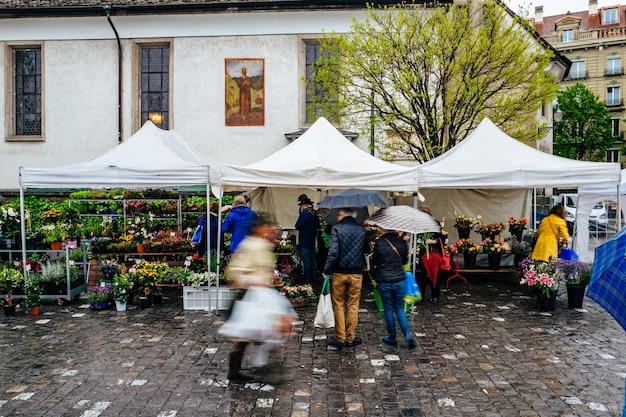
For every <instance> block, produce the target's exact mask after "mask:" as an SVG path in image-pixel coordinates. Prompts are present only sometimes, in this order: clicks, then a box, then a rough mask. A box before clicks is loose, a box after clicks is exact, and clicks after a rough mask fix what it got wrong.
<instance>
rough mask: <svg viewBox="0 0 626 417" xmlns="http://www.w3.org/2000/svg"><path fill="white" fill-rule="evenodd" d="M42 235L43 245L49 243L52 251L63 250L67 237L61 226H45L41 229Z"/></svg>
mask: <svg viewBox="0 0 626 417" xmlns="http://www.w3.org/2000/svg"><path fill="white" fill-rule="evenodd" d="M41 233H42V234H43V240H42V241H43V243H48V244H49V245H50V249H52V250H61V249H62V248H63V241H64V240H65V239H66V238H67V235H66V233H65V230H64V228H63V227H62V226H61V225H60V224H53V225H49V226H44V227H43V228H42V229H41Z"/></svg>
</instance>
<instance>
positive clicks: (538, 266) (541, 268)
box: [520, 258, 563, 296]
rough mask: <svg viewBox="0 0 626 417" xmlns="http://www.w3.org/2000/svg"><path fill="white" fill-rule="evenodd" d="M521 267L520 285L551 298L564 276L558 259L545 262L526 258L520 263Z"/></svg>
mask: <svg viewBox="0 0 626 417" xmlns="http://www.w3.org/2000/svg"><path fill="white" fill-rule="evenodd" d="M520 266H521V268H522V279H521V281H520V284H522V285H528V286H529V287H530V288H533V289H537V290H538V291H539V292H540V293H541V294H544V295H546V296H550V293H551V292H554V293H556V290H557V289H558V287H559V280H560V279H561V277H562V275H563V273H562V270H561V268H560V266H559V264H558V262H557V260H556V259H551V260H550V262H544V261H538V260H536V259H532V258H526V259H524V260H523V261H522V262H521V263H520Z"/></svg>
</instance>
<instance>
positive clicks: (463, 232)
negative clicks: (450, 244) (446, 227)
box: [456, 227, 472, 240]
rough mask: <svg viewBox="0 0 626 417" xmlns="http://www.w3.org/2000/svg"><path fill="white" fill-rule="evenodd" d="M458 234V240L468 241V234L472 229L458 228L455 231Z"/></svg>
mask: <svg viewBox="0 0 626 417" xmlns="http://www.w3.org/2000/svg"><path fill="white" fill-rule="evenodd" d="M456 230H457V231H458V232H459V240H460V239H468V238H469V237H470V232H471V230H472V229H470V228H469V227H459V228H457V229H456Z"/></svg>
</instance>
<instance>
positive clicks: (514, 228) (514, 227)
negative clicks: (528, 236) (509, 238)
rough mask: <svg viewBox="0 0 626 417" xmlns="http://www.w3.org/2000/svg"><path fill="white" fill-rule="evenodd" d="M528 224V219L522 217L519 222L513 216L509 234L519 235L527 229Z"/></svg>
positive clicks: (510, 220)
mask: <svg viewBox="0 0 626 417" xmlns="http://www.w3.org/2000/svg"><path fill="white" fill-rule="evenodd" d="M527 224H528V219H527V218H526V217H520V218H519V220H518V219H516V218H515V217H513V216H510V217H509V232H510V233H516V232H517V233H519V232H522V231H524V229H526V225H527Z"/></svg>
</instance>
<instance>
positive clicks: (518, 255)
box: [504, 236, 530, 268]
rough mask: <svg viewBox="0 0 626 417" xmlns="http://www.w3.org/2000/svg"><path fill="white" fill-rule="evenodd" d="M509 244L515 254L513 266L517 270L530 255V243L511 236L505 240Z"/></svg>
mask: <svg viewBox="0 0 626 417" xmlns="http://www.w3.org/2000/svg"><path fill="white" fill-rule="evenodd" d="M504 241H505V242H507V243H508V245H509V247H510V248H511V253H512V254H513V264H514V266H515V267H516V268H518V267H519V264H520V262H522V261H523V260H524V258H526V257H527V256H528V254H529V253H530V247H529V242H528V240H527V239H522V240H521V241H520V240H517V238H516V237H515V236H511V237H509V238H506V239H505V240H504Z"/></svg>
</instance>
